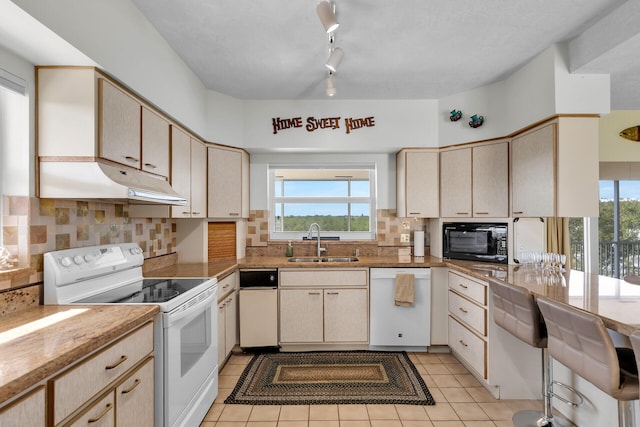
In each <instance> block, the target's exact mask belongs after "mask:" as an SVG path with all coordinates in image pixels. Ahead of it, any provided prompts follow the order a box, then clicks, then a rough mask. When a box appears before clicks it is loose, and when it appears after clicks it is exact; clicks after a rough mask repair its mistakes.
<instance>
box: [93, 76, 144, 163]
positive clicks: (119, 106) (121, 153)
mask: <svg viewBox="0 0 640 427" xmlns="http://www.w3.org/2000/svg"><path fill="white" fill-rule="evenodd" d="M98 81H99V91H100V92H99V93H100V108H99V122H98V126H99V135H100V144H99V147H100V157H103V158H105V159H108V160H112V161H114V162H118V163H122V164H125V165H127V166H131V167H134V168H136V169H140V103H139V102H138V101H137V100H135V99H134V98H132V97H131V96H129V95H127V94H126V93H125V92H124V91H122V90H120V89H119V88H117V87H116V86H115V85H113V84H111V83H110V82H108V81H106V80H105V79H99V80H98Z"/></svg>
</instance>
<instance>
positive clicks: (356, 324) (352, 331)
mask: <svg viewBox="0 0 640 427" xmlns="http://www.w3.org/2000/svg"><path fill="white" fill-rule="evenodd" d="M368 301H369V299H368V298H367V290H366V289H325V290H324V304H325V306H324V328H325V331H324V340H325V341H328V342H367V341H368V338H369V337H368V331H369V323H368V319H369V312H368Z"/></svg>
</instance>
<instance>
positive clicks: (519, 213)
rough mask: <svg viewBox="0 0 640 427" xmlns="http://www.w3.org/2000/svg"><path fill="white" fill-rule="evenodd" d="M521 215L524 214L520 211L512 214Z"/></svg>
mask: <svg viewBox="0 0 640 427" xmlns="http://www.w3.org/2000/svg"><path fill="white" fill-rule="evenodd" d="M523 213H524V212H522V211H518V212H514V213H513V214H514V215H522V214H523Z"/></svg>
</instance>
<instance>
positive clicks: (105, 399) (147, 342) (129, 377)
mask: <svg viewBox="0 0 640 427" xmlns="http://www.w3.org/2000/svg"><path fill="white" fill-rule="evenodd" d="M152 355H153V324H152V323H147V324H146V325H144V326H142V327H140V328H138V329H137V330H135V331H133V332H131V333H130V334H128V335H127V336H125V337H123V338H121V339H119V340H117V341H116V342H115V343H113V344H111V345H110V346H109V347H107V348H105V349H104V350H101V351H99V352H98V353H97V354H95V355H93V356H91V357H90V358H89V359H87V360H84V361H82V362H80V363H79V364H77V365H75V366H73V367H71V368H70V369H68V370H67V371H65V372H63V373H61V374H60V375H58V376H56V377H54V378H53V379H52V380H51V381H50V387H51V394H50V396H53V401H52V402H50V405H51V411H50V413H51V416H52V424H53V425H56V426H57V425H72V426H75V425H86V424H87V423H89V424H90V425H105V426H106V425H110V426H113V425H114V422H115V417H116V413H117V412H119V411H120V410H122V411H123V415H126V414H127V411H133V409H132V405H131V404H130V403H129V402H130V401H132V400H133V401H135V402H138V403H139V404H142V405H143V406H144V407H145V408H144V409H136V410H137V411H140V412H141V414H139V417H138V415H136V417H137V418H136V420H138V423H137V424H135V425H136V426H153V421H154V418H153V413H154V405H153V396H154V394H153V390H154V383H153V357H152ZM123 395H126V396H123ZM118 402H120V403H121V404H122V408H120V407H118ZM127 408H128V409H127ZM144 414H146V415H144ZM143 415H144V416H143ZM92 420H93V421H92ZM116 425H121V424H116ZM122 425H132V424H127V423H124V424H122Z"/></svg>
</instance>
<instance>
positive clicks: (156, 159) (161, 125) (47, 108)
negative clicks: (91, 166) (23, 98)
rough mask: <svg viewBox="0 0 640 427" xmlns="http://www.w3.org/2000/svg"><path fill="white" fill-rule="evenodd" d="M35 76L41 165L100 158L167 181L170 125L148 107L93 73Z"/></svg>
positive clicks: (43, 71) (61, 70)
mask: <svg viewBox="0 0 640 427" xmlns="http://www.w3.org/2000/svg"><path fill="white" fill-rule="evenodd" d="M36 73H37V77H38V78H37V81H38V87H37V91H38V103H37V110H38V126H37V132H38V134H37V137H38V156H39V158H40V160H41V161H74V162H78V161H87V162H88V161H93V160H94V159H95V158H100V159H104V160H107V161H111V162H116V163H118V164H121V165H126V166H128V167H131V168H133V169H137V170H142V171H145V172H149V173H152V174H154V175H159V176H161V177H163V178H167V177H168V176H169V167H168V165H169V122H168V120H166V119H165V118H164V117H162V115H160V114H159V113H158V112H157V111H155V110H154V109H153V107H151V106H150V105H149V104H148V103H146V102H145V101H143V100H142V99H141V98H139V97H137V96H135V95H134V94H133V93H131V92H129V91H127V90H126V89H124V88H123V87H122V86H121V85H119V84H118V83H116V82H115V81H114V80H112V79H110V78H109V77H108V76H106V75H105V74H103V73H101V72H99V71H97V70H96V69H94V68H90V67H37V68H36ZM150 143H151V144H152V145H151V146H150Z"/></svg>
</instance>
